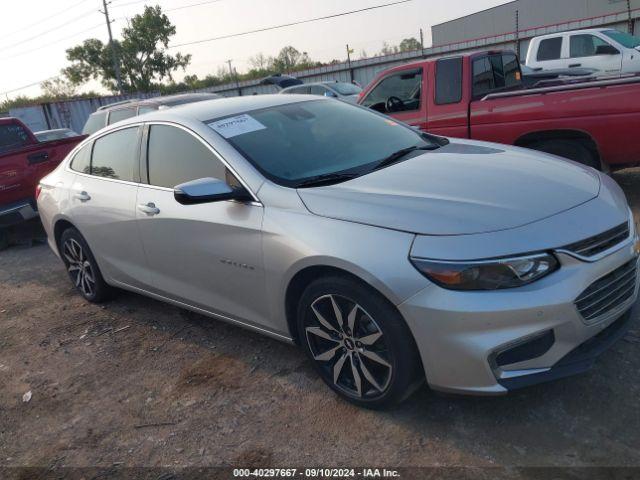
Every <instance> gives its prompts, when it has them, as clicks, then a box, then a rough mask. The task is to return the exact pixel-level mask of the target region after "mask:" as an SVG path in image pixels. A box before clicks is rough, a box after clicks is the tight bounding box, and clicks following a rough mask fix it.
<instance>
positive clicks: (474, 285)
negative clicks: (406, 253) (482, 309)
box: [411, 253, 560, 290]
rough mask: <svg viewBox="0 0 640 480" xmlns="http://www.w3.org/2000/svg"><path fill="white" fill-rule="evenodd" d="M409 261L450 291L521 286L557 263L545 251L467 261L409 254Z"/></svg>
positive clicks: (555, 267)
mask: <svg viewBox="0 0 640 480" xmlns="http://www.w3.org/2000/svg"><path fill="white" fill-rule="evenodd" d="M411 263H413V265H414V266H415V267H416V268H417V269H418V271H420V272H421V273H422V274H423V275H425V276H426V277H427V278H428V279H429V280H431V281H433V282H434V283H436V284H438V285H440V286H441V287H443V288H447V289H449V290H499V289H504V288H516V287H521V286H523V285H527V284H529V283H531V282H535V281H536V280H539V279H541V278H542V277H544V276H546V275H549V274H550V273H551V272H554V271H555V270H557V269H558V268H559V266H560V264H559V263H558V260H557V259H556V257H554V256H553V255H551V254H547V253H542V254H537V255H527V256H522V257H516V258H502V259H495V260H484V261H469V262H450V261H439V260H429V259H424V258H413V257H412V258H411Z"/></svg>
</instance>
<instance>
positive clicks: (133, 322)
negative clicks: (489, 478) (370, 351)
mask: <svg viewBox="0 0 640 480" xmlns="http://www.w3.org/2000/svg"><path fill="white" fill-rule="evenodd" d="M615 178H616V180H618V182H619V183H620V184H621V185H622V186H623V188H624V189H625V191H626V192H627V194H628V196H629V198H630V200H631V201H632V203H633V204H634V211H635V212H636V215H638V213H640V188H639V187H640V170H628V171H626V172H622V173H619V174H616V175H615ZM38 233H39V230H38V228H37V224H31V225H27V226H23V227H21V228H20V229H16V230H14V231H13V232H12V243H13V245H12V246H10V247H9V248H8V249H6V250H4V251H2V252H0V467H2V466H4V467H9V466H13V467H16V466H40V467H48V468H56V467H61V466H113V465H123V466H144V467H149V466H176V467H188V466H212V465H234V466H235V465H242V466H257V467H266V466H338V465H359V466H373V465H375V466H385V465H388V466H466V467H489V466H499V467H513V466H571V467H575V466H640V449H639V448H638V445H640V409H639V408H638V399H639V398H640V386H639V385H640V319H637V318H636V319H635V320H634V325H633V327H632V331H631V333H630V334H629V335H628V336H627V337H626V338H625V339H624V340H622V341H620V342H619V343H618V344H616V346H614V347H613V348H612V349H611V350H610V351H608V352H607V353H605V354H604V355H603V356H602V357H601V358H600V360H599V361H598V363H597V365H596V367H595V368H594V369H593V370H592V371H590V372H589V373H587V374H584V375H581V376H578V377H573V378H569V379H565V380H562V381H559V382H555V383H551V384H545V385H542V386H538V387H534V388H531V389H528V390H524V391H520V392H517V393H514V394H511V395H509V396H506V397H499V398H464V397H451V396H442V395H437V394H434V393H433V392H430V391H428V390H427V389H426V388H423V389H422V390H421V391H419V392H418V393H417V394H416V395H414V396H413V397H412V398H411V399H410V400H409V401H408V402H406V403H404V404H403V405H401V406H400V407H398V408H397V409H395V410H393V411H389V412H372V411H367V410H362V409H358V408H355V407H353V406H351V405H349V404H348V403H346V402H344V401H341V400H339V399H338V398H337V397H336V396H335V395H334V394H333V393H332V392H331V391H330V390H329V389H328V388H326V387H325V386H324V384H323V383H322V382H321V381H320V380H319V379H318V378H317V376H316V375H315V373H314V371H313V370H312V368H311V366H310V365H309V363H308V362H307V361H306V360H305V358H304V356H303V354H302V353H301V352H300V351H298V350H297V349H296V348H294V347H292V346H288V345H285V344H282V343H279V342H277V341H275V340H271V339H269V338H266V337H262V336H259V335H257V334H254V333H251V332H248V331H246V330H243V329H240V328H237V327H234V326H230V325H227V324H224V323H222V322H218V321H215V320H212V319H209V318H206V317H203V316H200V315H196V314H193V313H189V312H186V311H183V310H180V309H177V308H174V307H172V306H168V305H166V304H162V303H159V302H157V301H154V300H151V299H148V298H145V297H142V296H138V295H135V294H130V293H125V292H123V293H122V294H120V295H119V296H118V297H117V299H116V300H114V301H112V302H111V303H109V304H107V305H105V306H96V305H91V304H89V303H86V302H85V301H83V300H82V299H81V298H80V297H79V296H78V295H76V294H75V293H74V290H73V289H72V287H71V285H70V283H69V281H68V279H67V277H66V274H65V272H64V270H63V268H62V265H61V263H60V262H59V260H57V259H56V258H55V257H54V255H53V254H52V253H51V252H50V251H49V248H48V247H47V246H46V245H45V244H43V243H38V242H37V241H36V242H32V240H33V239H34V238H35V239H36V240H37V237H38ZM29 391H31V392H32V397H31V400H30V401H29V402H24V401H23V395H24V394H25V393H26V392H29Z"/></svg>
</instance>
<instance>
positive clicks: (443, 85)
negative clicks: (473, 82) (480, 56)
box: [436, 57, 462, 105]
mask: <svg viewBox="0 0 640 480" xmlns="http://www.w3.org/2000/svg"><path fill="white" fill-rule="evenodd" d="M460 100H462V57H460V58H447V59H444V60H438V61H437V62H436V104H437V105H447V104H450V103H458V102H459V101H460Z"/></svg>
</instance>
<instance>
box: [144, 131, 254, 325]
mask: <svg viewBox="0 0 640 480" xmlns="http://www.w3.org/2000/svg"><path fill="white" fill-rule="evenodd" d="M145 145H146V159H147V163H146V169H147V172H146V179H145V180H147V182H148V184H147V185H141V187H140V189H139V191H138V200H137V206H138V208H137V217H138V225H139V230H140V235H141V238H142V242H143V245H144V249H145V252H146V254H147V262H148V265H149V270H150V273H151V275H152V278H153V286H154V291H155V293H157V294H160V295H162V296H164V297H167V298H170V299H173V300H175V301H178V302H181V303H184V304H188V305H191V306H194V307H197V308H201V309H204V310H206V311H208V312H212V313H215V314H218V315H223V316H225V317H228V318H232V319H238V320H242V321H245V322H247V323H250V324H253V325H260V324H264V323H265V318H264V312H265V311H266V308H265V304H266V301H265V284H264V271H263V268H262V264H263V262H262V233H261V227H262V218H263V207H262V205H260V204H259V203H257V202H247V203H243V202H238V201H221V202H213V203H204V204H199V205H183V204H180V203H178V202H177V201H176V199H175V198H174V193H173V187H174V186H176V185H178V184H181V183H184V182H187V181H190V180H196V179H199V178H207V177H211V178H218V179H221V180H226V181H227V183H229V184H239V183H240V182H239V181H238V179H237V177H236V176H235V175H234V174H233V173H232V172H231V170H230V169H229V168H228V167H227V165H226V164H225V163H224V162H223V161H222V160H221V158H220V157H219V156H218V155H217V154H216V153H215V152H214V151H213V149H212V148H211V147H210V146H209V145H208V144H207V143H206V142H205V141H204V140H203V139H202V138H201V137H199V136H197V135H196V134H195V133H193V132H191V131H190V130H187V129H185V128H182V127H179V126H176V125H173V124H162V123H152V124H150V125H148V127H147V140H146V142H145Z"/></svg>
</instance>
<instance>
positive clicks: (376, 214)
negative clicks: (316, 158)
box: [298, 140, 600, 235]
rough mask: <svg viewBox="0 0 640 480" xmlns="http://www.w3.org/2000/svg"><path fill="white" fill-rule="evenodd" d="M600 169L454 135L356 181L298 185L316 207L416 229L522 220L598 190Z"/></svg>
mask: <svg viewBox="0 0 640 480" xmlns="http://www.w3.org/2000/svg"><path fill="white" fill-rule="evenodd" d="M599 190H600V178H599V174H598V173H597V172H596V171H595V170H593V169H590V168H587V167H583V166H581V165H579V164H577V163H574V162H571V161H568V160H563V159H560V158H558V157H554V156H552V155H547V154H544V153H540V152H534V151H532V150H526V149H522V148H516V147H506V146H503V145H496V144H488V143H480V142H471V141H466V140H455V141H452V143H450V144H448V145H446V146H444V147H442V148H440V149H438V150H436V151H433V152H428V153H425V154H423V155H419V156H416V157H414V158H411V159H409V160H406V161H404V162H401V163H398V164H395V165H392V166H390V167H387V168H384V169H382V170H378V171H377V172H373V173H371V174H369V175H365V176H362V177H359V178H356V179H354V180H350V181H348V182H345V183H341V184H338V185H332V186H328V187H317V188H310V189H299V190H298V194H299V195H300V198H301V199H302V201H303V202H304V204H305V205H306V206H307V208H308V209H309V210H310V211H311V212H312V213H314V214H316V215H320V216H324V217H330V218H335V219H339V220H345V221H351V222H357V223H362V224H366V225H373V226H378V227H383V228H389V229H394V230H401V231H405V232H411V233H416V234H421V235H465V234H475V233H485V232H493V231H498V230H507V229H511V228H516V227H520V226H523V225H526V224H529V223H532V222H535V221H538V220H541V219H543V218H547V217H550V216H552V215H555V214H558V213H560V212H563V211H566V210H569V209H571V208H573V207H576V206H578V205H580V204H583V203H585V202H588V201H589V200H591V199H593V198H595V197H597V196H598V193H599Z"/></svg>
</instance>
